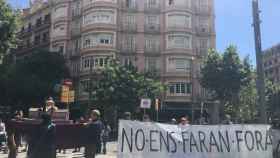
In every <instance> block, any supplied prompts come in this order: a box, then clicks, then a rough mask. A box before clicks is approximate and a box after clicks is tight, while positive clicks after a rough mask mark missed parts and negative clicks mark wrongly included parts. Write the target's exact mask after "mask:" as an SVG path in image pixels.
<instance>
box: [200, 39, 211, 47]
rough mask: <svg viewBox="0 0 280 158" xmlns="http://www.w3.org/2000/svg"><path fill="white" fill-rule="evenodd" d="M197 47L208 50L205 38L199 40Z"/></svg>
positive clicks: (207, 42) (207, 41)
mask: <svg viewBox="0 0 280 158" xmlns="http://www.w3.org/2000/svg"><path fill="white" fill-rule="evenodd" d="M199 47H200V48H201V49H208V48H209V40H208V39H207V38H203V39H200V40H199Z"/></svg>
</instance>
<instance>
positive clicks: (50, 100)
mask: <svg viewBox="0 0 280 158" xmlns="http://www.w3.org/2000/svg"><path fill="white" fill-rule="evenodd" d="M57 110H58V107H57V106H55V102H54V101H53V98H52V97H49V98H48V100H47V101H46V112H47V113H48V114H50V115H51V116H52V114H53V113H54V112H55V111H57Z"/></svg>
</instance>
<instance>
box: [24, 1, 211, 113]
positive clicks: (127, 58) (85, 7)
mask: <svg viewBox="0 0 280 158" xmlns="http://www.w3.org/2000/svg"><path fill="white" fill-rule="evenodd" d="M45 4H46V8H47V9H46V10H47V11H48V13H50V15H51V24H50V25H49V27H48V29H49V32H50V33H49V34H50V40H49V45H48V46H49V48H50V50H52V51H59V52H61V53H63V54H64V56H65V58H66V59H67V60H68V61H69V62H68V63H69V67H70V70H71V74H72V76H73V78H74V79H75V81H76V87H77V92H78V93H77V94H78V99H79V100H80V101H83V100H84V101H85V100H87V98H88V93H87V92H85V91H84V89H86V88H87V86H88V85H89V78H90V77H89V76H90V74H91V72H90V70H93V71H97V70H100V69H102V68H104V66H105V65H106V63H107V58H117V59H119V61H120V63H121V64H123V65H127V64H133V65H135V66H137V67H138V69H139V71H150V70H151V71H156V72H157V74H159V75H160V76H161V81H162V83H164V84H166V85H167V86H168V88H167V91H166V92H165V93H164V94H163V96H162V98H161V101H162V107H163V108H164V109H168V108H171V109H177V108H178V109H190V107H191V105H193V103H198V102H200V101H201V100H203V98H204V97H205V92H204V90H203V89H202V88H201V86H200V84H199V81H198V78H199V74H200V67H201V64H202V60H203V58H204V57H205V55H206V53H207V50H208V49H209V48H215V45H216V43H215V42H216V40H215V39H216V34H215V24H214V20H215V15H214V0H49V1H48V2H45ZM42 13H44V11H43V9H42V10H40V11H37V12H34V13H32V14H31V15H27V16H25V18H24V19H25V21H30V18H31V19H33V18H34V20H35V19H36V18H37V16H38V17H41V14H42ZM27 17H30V18H27ZM26 24H27V23H25V27H26ZM32 25H34V23H32ZM28 37H29V38H30V37H31V38H33V39H34V37H33V36H32V35H30V36H28ZM37 38H38V37H37ZM35 41H36V40H35ZM91 66H92V67H91ZM197 109H199V107H197Z"/></svg>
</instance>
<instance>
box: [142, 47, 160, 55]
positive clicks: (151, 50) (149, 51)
mask: <svg viewBox="0 0 280 158" xmlns="http://www.w3.org/2000/svg"><path fill="white" fill-rule="evenodd" d="M144 51H145V53H147V54H150V55H152V54H154V55H156V54H159V53H160V47H159V46H158V47H154V48H145V50H144Z"/></svg>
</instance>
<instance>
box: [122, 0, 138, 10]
mask: <svg viewBox="0 0 280 158" xmlns="http://www.w3.org/2000/svg"><path fill="white" fill-rule="evenodd" d="M136 2H137V0H136V1H135V3H130V4H127V3H125V2H124V1H123V2H122V4H121V9H122V10H125V11H126V12H137V11H138V5H137V3H136Z"/></svg>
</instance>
